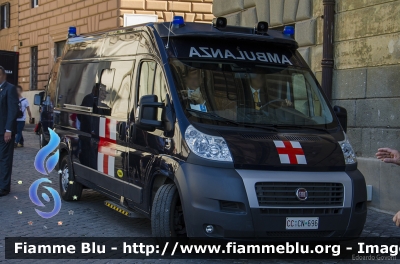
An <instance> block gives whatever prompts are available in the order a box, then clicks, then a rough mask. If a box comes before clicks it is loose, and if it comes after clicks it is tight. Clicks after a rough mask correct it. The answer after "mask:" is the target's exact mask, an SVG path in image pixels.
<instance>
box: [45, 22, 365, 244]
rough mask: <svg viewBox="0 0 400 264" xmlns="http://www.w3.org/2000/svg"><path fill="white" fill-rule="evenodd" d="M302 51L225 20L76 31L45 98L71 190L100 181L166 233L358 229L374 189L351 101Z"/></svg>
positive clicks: (113, 198) (65, 192)
mask: <svg viewBox="0 0 400 264" xmlns="http://www.w3.org/2000/svg"><path fill="white" fill-rule="evenodd" d="M297 48H298V45H297V43H296V42H295V40H294V39H293V38H291V37H290V36H287V35H286V34H284V32H280V31H274V30H268V24H267V23H265V22H260V23H258V24H257V25H256V26H255V27H254V28H243V27H232V26H227V25H226V20H225V19H223V18H218V19H216V20H215V21H214V23H213V24H212V25H209V24H197V23H185V22H184V21H183V19H182V18H181V17H175V18H174V21H173V22H172V23H169V22H168V23H154V24H153V23H151V24H146V25H140V26H135V27H127V28H121V29H118V30H115V31H109V32H101V33H94V34H88V35H83V36H76V37H72V38H69V39H68V41H67V43H66V47H65V50H64V53H63V56H62V58H61V61H60V64H59V65H58V67H59V68H58V69H57V73H56V74H53V75H52V76H51V78H50V82H53V83H55V86H51V87H53V88H52V89H53V90H52V91H51V92H50V93H51V95H49V96H47V95H43V96H42V97H41V100H40V99H39V101H42V102H40V103H43V99H46V100H48V102H47V104H48V105H51V106H52V107H54V109H53V110H52V116H51V119H52V120H51V122H50V123H51V124H52V126H53V129H54V131H55V132H56V133H57V134H58V135H59V136H60V138H61V144H60V146H59V149H60V162H59V166H60V192H61V194H62V197H63V199H64V200H66V201H73V200H79V199H80V197H81V194H82V189H83V188H91V189H94V190H96V191H98V192H101V193H103V194H105V195H106V196H108V197H109V200H108V201H106V202H105V204H106V205H107V206H109V207H111V208H113V209H115V210H117V211H119V212H121V213H123V214H125V215H127V216H133V215H135V214H138V213H139V214H142V215H145V216H147V217H148V218H150V219H151V222H152V233H153V235H154V236H156V237H170V236H188V237H247V238H248V237H257V238H269V237H271V238H272V237H273V238H275V237H301V238H304V237H307V238H337V237H356V236H359V234H360V233H361V231H362V229H363V226H364V223H365V219H366V214H367V208H366V186H365V180H364V177H363V175H362V174H361V173H360V172H359V171H358V170H357V161H356V156H355V153H354V151H353V149H352V146H351V144H350V143H349V141H348V139H347V137H346V134H345V130H346V127H347V124H346V122H347V117H346V110H345V109H344V108H341V107H337V106H335V107H332V106H331V105H330V103H329V102H328V101H327V99H326V97H325V95H324V94H323V92H322V91H321V87H320V85H319V84H318V82H317V81H316V79H315V77H314V75H313V74H312V72H311V71H310V69H309V67H308V66H307V64H306V63H305V61H304V60H303V59H302V57H301V56H300V55H299V53H298V52H297ZM39 97H40V96H39ZM42 121H43V120H42ZM71 183H72V184H71Z"/></svg>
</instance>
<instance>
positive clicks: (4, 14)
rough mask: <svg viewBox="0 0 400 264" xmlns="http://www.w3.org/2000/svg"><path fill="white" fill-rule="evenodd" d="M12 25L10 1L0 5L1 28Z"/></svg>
mask: <svg viewBox="0 0 400 264" xmlns="http://www.w3.org/2000/svg"><path fill="white" fill-rule="evenodd" d="M9 27H10V3H5V4H3V5H0V29H4V28H9Z"/></svg>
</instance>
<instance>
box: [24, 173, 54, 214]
mask: <svg viewBox="0 0 400 264" xmlns="http://www.w3.org/2000/svg"><path fill="white" fill-rule="evenodd" d="M42 182H48V183H51V181H50V180H49V179H47V178H41V179H38V180H36V181H34V182H33V183H32V185H31V187H29V198H31V201H32V202H33V203H34V204H36V205H37V206H41V207H44V206H45V205H44V204H43V203H42V202H41V201H40V199H39V197H38V195H37V191H38V188H39V185H40V184H41V183H42ZM44 188H46V189H47V190H48V191H49V192H50V193H51V195H52V196H53V198H54V209H53V210H52V211H51V212H42V211H40V210H38V209H35V211H36V213H38V215H40V216H41V217H43V218H52V217H53V216H55V215H56V214H58V212H60V209H61V198H60V195H59V194H58V192H57V191H56V190H54V189H53V188H51V187H47V186H44ZM42 198H43V199H44V200H45V201H46V202H50V197H49V196H48V195H47V194H46V193H42Z"/></svg>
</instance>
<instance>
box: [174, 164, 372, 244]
mask: <svg viewBox="0 0 400 264" xmlns="http://www.w3.org/2000/svg"><path fill="white" fill-rule="evenodd" d="M321 173H323V172H321ZM346 174H347V175H348V177H350V179H351V182H352V189H353V190H352V197H348V199H351V206H349V207H343V208H342V209H341V210H340V213H335V214H317V213H313V214H298V213H296V214H290V213H288V212H284V211H283V212H278V213H276V212H275V213H270V212H269V211H268V210H265V209H262V208H254V206H253V208H251V207H250V204H249V197H248V194H247V192H246V188H245V184H244V182H243V179H242V177H241V176H240V175H239V173H238V172H237V171H236V170H235V169H224V168H213V167H205V166H199V165H193V164H189V163H184V164H182V166H181V168H180V169H179V170H178V172H177V174H176V177H175V182H176V184H177V186H178V190H179V193H180V197H181V200H182V203H183V206H184V216H185V222H186V229H187V234H188V236H189V237H230V238H233V237H235V238H240V237H242V238H256V237H258V238H277V237H281V238H282V237H298V238H306V239H310V240H313V239H321V238H338V237H340V238H347V237H348V238H351V237H358V236H359V235H360V233H361V232H362V229H363V227H364V223H365V220H366V216H367V208H366V187H365V180H364V177H363V176H362V174H361V173H360V172H359V171H358V170H355V171H351V172H346ZM282 180H284V179H282ZM286 217H319V227H318V230H286V227H285V221H286ZM207 225H213V227H214V231H213V233H211V234H207V233H206V232H205V227H206V226H207Z"/></svg>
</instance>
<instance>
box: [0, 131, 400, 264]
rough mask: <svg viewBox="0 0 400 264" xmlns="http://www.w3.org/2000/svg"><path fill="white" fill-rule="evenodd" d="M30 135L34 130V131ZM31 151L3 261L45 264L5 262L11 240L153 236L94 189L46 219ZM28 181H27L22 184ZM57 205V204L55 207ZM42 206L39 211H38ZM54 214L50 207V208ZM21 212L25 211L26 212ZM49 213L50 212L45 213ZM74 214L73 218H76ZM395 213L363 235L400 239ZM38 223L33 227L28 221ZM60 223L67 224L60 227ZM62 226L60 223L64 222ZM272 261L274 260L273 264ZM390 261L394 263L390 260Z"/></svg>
mask: <svg viewBox="0 0 400 264" xmlns="http://www.w3.org/2000/svg"><path fill="white" fill-rule="evenodd" d="M29 130H30V131H32V130H31V128H29ZM24 136H25V142H26V143H25V147H24V148H17V149H15V154H14V168H13V175H12V185H11V193H10V194H9V195H8V196H5V197H0V202H1V206H0V208H1V210H0V237H1V240H0V262H4V261H6V262H10V263H14V262H22V263H40V262H44V261H43V260H4V258H5V256H4V247H5V245H4V238H5V237H20V236H21V237H35V236H37V237H68V236H74V237H119V236H121V237H137V236H151V227H150V221H149V220H148V219H132V218H127V217H125V216H123V215H122V214H119V213H117V212H115V211H113V210H111V209H109V208H107V207H106V206H104V200H106V197H104V196H102V195H100V194H98V193H96V192H94V191H91V190H84V192H83V196H82V199H81V201H79V202H63V203H62V207H61V211H60V213H59V214H58V215H56V216H55V217H53V218H50V219H43V218H41V217H40V216H38V215H37V213H36V212H35V210H34V208H35V206H34V205H33V204H32V202H31V200H30V199H29V195H28V189H29V187H30V185H31V184H32V182H33V181H35V180H36V179H38V178H41V177H42V175H41V174H39V173H38V172H37V171H36V170H35V169H34V166H33V161H34V158H35V155H36V153H37V151H38V145H39V143H38V138H37V136H36V135H35V134H34V133H32V132H28V131H25V132H24ZM49 178H50V180H51V181H52V184H46V185H48V186H51V187H53V188H54V189H56V190H58V176H57V174H56V170H55V171H53V172H52V174H51V175H50V177H49ZM21 181H22V183H21ZM50 204H51V203H50ZM36 208H37V207H36ZM48 210H50V209H48ZM18 211H20V212H22V213H21V214H19V213H18ZM43 211H46V209H43ZM72 211H73V214H72ZM392 217H393V216H392V215H390V214H385V213H381V212H377V211H374V210H369V211H368V218H367V222H366V225H365V227H364V231H363V234H362V236H365V237H380V236H382V237H390V236H397V237H400V229H399V228H397V227H396V226H395V225H394V224H393V222H392ZM30 221H31V222H32V225H30V224H28V222H30ZM59 221H61V222H62V225H59ZM61 222H60V223H61ZM52 262H57V263H60V262H70V263H76V261H75V260H71V261H69V260H57V261H55V260H53V261H46V263H52ZM94 262H96V263H120V262H127V263H138V262H140V263H143V262H144V263H170V262H176V263H205V262H207V263H213V262H217V263H232V262H234V263H261V262H263V261H260V260H252V261H247V260H234V261H232V260H218V261H215V260H209V261H207V260H176V261H171V260H165V261H164V260H145V261H137V260H126V261H124V260H107V261H106V260H90V261H88V262H86V261H85V263H94ZM268 262H270V261H268ZM272 262H276V263H278V262H279V263H282V262H284V261H282V260H276V261H272ZM305 262H306V263H337V261H321V260H319V261H304V260H299V261H287V262H286V263H305ZM387 263H388V262H387Z"/></svg>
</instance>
